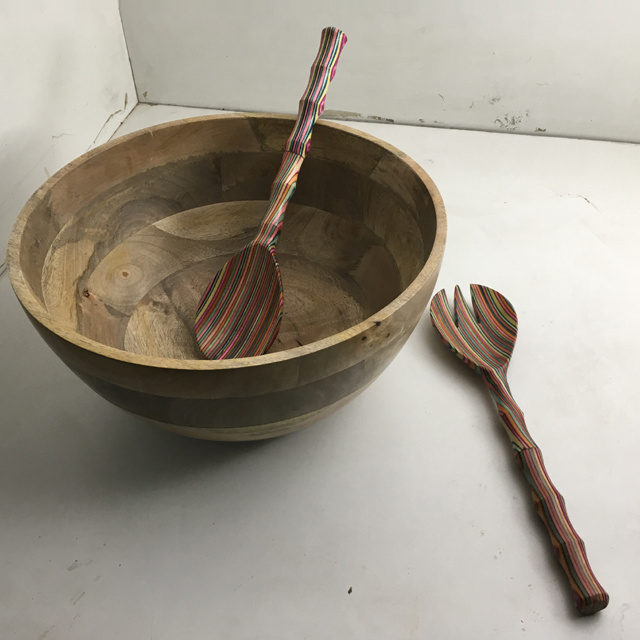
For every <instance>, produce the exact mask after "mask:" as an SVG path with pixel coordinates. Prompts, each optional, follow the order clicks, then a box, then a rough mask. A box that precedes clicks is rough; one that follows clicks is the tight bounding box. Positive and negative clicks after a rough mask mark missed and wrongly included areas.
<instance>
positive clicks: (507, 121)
mask: <svg viewBox="0 0 640 640" xmlns="http://www.w3.org/2000/svg"><path fill="white" fill-rule="evenodd" d="M528 117H529V111H525V112H524V114H522V115H509V114H508V113H506V114H505V115H504V116H503V117H501V118H496V119H495V120H494V121H493V122H494V124H497V125H499V126H500V128H501V129H506V130H508V131H517V129H518V127H519V126H520V124H521V123H522V120H523V119H524V118H528Z"/></svg>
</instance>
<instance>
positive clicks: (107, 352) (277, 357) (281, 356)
mask: <svg viewBox="0 0 640 640" xmlns="http://www.w3.org/2000/svg"><path fill="white" fill-rule="evenodd" d="M224 119H281V120H291V121H293V120H294V119H295V117H294V116H289V115H283V114H272V113H229V114H213V115H205V116H195V117H191V118H182V119H179V120H171V121H169V122H164V123H161V124H156V125H152V126H149V127H145V128H143V129H140V130H138V131H134V132H131V133H128V134H126V135H123V136H120V137H118V138H115V139H113V140H110V141H109V142H106V143H104V144H102V145H99V146H97V147H95V148H93V149H91V150H89V151H87V152H86V153H83V154H82V155H80V156H78V157H77V158H76V159H75V160H72V161H71V162H69V163H68V164H66V165H65V166H63V167H62V168H61V169H60V170H58V171H57V172H56V173H54V174H53V175H52V176H51V177H50V178H48V179H47V180H46V181H45V182H44V183H43V184H42V185H41V186H40V187H39V188H38V189H37V190H36V191H35V192H34V194H33V195H32V196H31V197H30V198H29V200H28V201H27V202H26V204H25V205H24V207H23V208H22V210H21V211H20V213H19V214H18V217H17V218H16V221H15V223H14V225H13V228H12V230H11V234H10V236H9V241H8V246H7V270H8V273H9V280H10V282H11V286H12V287H13V290H14V292H15V294H16V296H17V298H18V300H19V302H20V304H21V305H22V306H23V307H24V309H25V311H26V312H27V313H28V314H29V315H31V316H32V317H33V318H34V319H35V320H37V321H38V322H39V323H40V324H41V325H43V326H44V327H45V328H47V329H48V330H49V331H51V332H52V333H54V334H55V335H57V336H59V337H60V338H62V339H64V340H66V341H67V342H70V343H72V344H74V345H76V346H78V347H80V348H82V349H85V350H88V351H91V352H93V353H95V354H97V355H100V356H104V357H107V358H110V359H114V360H119V361H121V362H126V363H130V364H135V365H142V366H148V367H156V368H161V369H182V370H221V369H238V368H243V367H254V366H263V365H269V364H274V363H279V362H284V361H287V360H292V359H295V358H300V357H302V356H306V355H309V354H312V353H316V352H318V351H322V350H324V349H327V348H329V347H333V346H335V345H337V344H340V343H343V342H346V341H348V340H351V339H353V338H354V337H358V336H360V335H361V334H362V333H364V332H365V331H367V330H368V329H371V327H373V326H377V325H379V324H380V323H381V322H382V321H384V320H385V319H386V318H388V317H389V316H391V315H392V314H394V313H395V312H396V311H397V310H398V309H400V308H401V307H402V306H403V305H405V304H406V303H407V302H408V301H409V300H410V299H411V298H413V297H414V296H415V295H416V294H417V293H418V292H419V291H420V289H421V288H422V286H423V285H424V284H425V282H426V281H427V280H428V279H429V278H430V277H431V276H432V275H433V274H434V273H435V274H436V275H437V272H438V271H439V268H440V264H441V261H442V256H443V253H444V247H445V242H446V236H447V220H446V212H445V207H444V202H443V200H442V196H441V195H440V191H439V190H438V188H437V187H436V185H435V183H434V182H433V180H432V179H431V177H430V176H429V175H428V174H427V172H426V171H425V170H424V169H423V168H422V167H421V166H420V165H419V164H418V163H417V162H416V161H415V160H413V159H412V158H411V157H409V156H408V155H407V154H406V153H404V152H403V151H401V150H400V149H398V148H397V147H395V146H394V145H392V144H389V143H388V142H385V141H384V140H381V139H380V138H377V137H376V136H373V135H371V134H368V133H365V132H362V131H359V130H358V129H354V128H352V127H349V126H347V125H344V124H342V123H337V122H332V121H327V120H320V121H319V122H318V123H317V125H316V126H318V127H329V128H332V129H336V130H339V131H342V132H343V133H346V134H349V135H353V136H356V137H358V138H361V139H363V140H366V141H368V142H372V143H374V144H376V145H377V146H379V147H382V148H383V149H384V150H385V151H387V152H389V153H391V154H393V155H395V156H396V157H397V158H398V159H400V160H401V161H402V162H404V163H405V164H407V165H408V166H409V167H410V168H411V170H412V171H413V172H414V173H415V174H416V175H417V176H418V177H419V179H420V180H421V182H422V183H423V184H424V185H425V187H426V188H427V191H428V192H429V195H430V196H431V199H432V201H433V205H434V209H435V214H436V233H435V238H434V242H433V246H432V248H431V252H430V254H429V257H428V258H427V261H426V262H425V264H424V266H423V267H422V269H420V271H419V273H418V275H417V276H416V277H415V278H414V279H413V280H412V281H411V282H410V283H409V285H408V286H407V287H406V288H405V289H404V290H403V291H402V293H400V295H398V296H397V297H396V298H394V299H393V300H392V301H391V302H390V303H389V304H387V305H386V306H384V307H383V308H382V309H380V310H379V311H376V313H374V314H373V315H371V316H369V317H368V318H365V319H364V320H362V321H361V322H359V323H358V324H356V325H353V326H352V327H349V328H347V329H344V330H343V331H340V332H338V333H335V334H332V335H331V336H327V337H325V338H322V339H320V340H316V341H315V342H311V343H309V344H305V345H302V346H300V347H295V348H293V349H286V350H284V351H277V352H274V353H266V354H263V355H259V356H251V357H246V358H231V359H228V360H207V359H204V358H203V359H187V358H185V359H182V358H162V357H158V356H151V355H146V354H139V353H133V352H129V351H125V350H123V349H118V348H116V347H110V346H107V345H104V344H102V343H100V342H97V341H95V340H92V339H90V338H86V337H84V336H83V335H81V334H80V333H78V332H77V331H74V330H70V329H69V327H67V326H65V325H63V324H62V323H59V322H57V321H56V320H55V318H53V317H52V316H51V315H50V314H49V312H48V311H47V309H46V308H45V307H44V306H43V305H42V303H41V302H40V301H39V299H38V298H37V296H36V294H35V292H34V291H33V289H32V288H31V286H30V285H29V283H28V282H27V281H26V279H25V277H24V275H23V273H22V269H21V268H20V244H21V239H22V235H23V232H24V228H25V226H26V222H27V220H28V219H29V216H30V215H31V214H32V213H33V211H34V209H35V208H36V206H37V205H38V204H39V203H40V202H41V201H42V200H43V197H44V195H45V194H46V193H47V192H48V191H49V189H50V188H51V187H52V186H53V185H54V184H55V183H56V182H58V181H59V180H61V179H63V178H64V177H65V176H66V175H67V174H68V173H69V172H71V171H72V170H73V169H75V168H76V167H78V166H79V165H81V164H83V163H85V162H87V161H89V160H90V159H92V158H93V157H95V156H96V155H98V154H100V153H102V152H103V151H105V150H107V149H110V148H112V147H116V146H118V145H121V144H124V143H126V142H129V141H130V140H133V139H135V138H136V137H143V136H147V135H153V133H154V132H155V131H159V130H161V129H165V128H172V127H180V126H181V125H183V124H187V123H188V124H192V123H198V122H203V121H209V120H224Z"/></svg>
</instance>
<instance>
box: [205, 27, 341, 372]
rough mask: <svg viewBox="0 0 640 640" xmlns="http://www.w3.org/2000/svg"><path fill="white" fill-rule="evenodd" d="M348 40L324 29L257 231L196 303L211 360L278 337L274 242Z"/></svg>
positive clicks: (250, 351)
mask: <svg viewBox="0 0 640 640" xmlns="http://www.w3.org/2000/svg"><path fill="white" fill-rule="evenodd" d="M346 42H347V37H346V35H345V34H344V33H343V32H342V31H340V30H339V29H336V28H334V27H327V28H326V29H323V31H322V38H321V42H320V50H319V51H318V55H317V57H316V59H315V61H314V63H313V66H312V67H311V76H310V78H309V83H308V85H307V88H306V90H305V92H304V94H303V96H302V98H301V99H300V107H299V110H298V118H297V120H296V123H295V126H294V127H293V131H292V132H291V135H290V136H289V139H288V141H287V143H286V145H285V153H284V157H283V159H282V164H281V165H280V169H279V170H278V173H277V174H276V178H275V180H274V182H273V185H272V187H271V198H270V200H269V205H268V208H267V213H266V215H265V216H264V218H263V220H262V223H261V225H260V229H259V230H258V233H257V234H256V237H255V238H254V239H253V240H252V241H251V242H250V243H249V244H247V245H246V246H245V247H244V248H243V249H241V250H240V251H239V252H238V253H237V254H235V255H234V256H233V257H232V258H231V259H230V260H229V261H228V262H227V263H226V264H225V265H224V267H222V269H220V271H218V273H217V274H216V275H215V277H214V278H213V280H212V281H211V283H210V284H209V286H208V287H207V289H206V291H205V292H204V295H203V296H202V298H201V300H200V303H199V305H198V309H197V312H196V322H195V334H196V341H197V343H198V346H199V347H200V350H201V351H202V353H203V354H204V355H205V357H206V358H209V359H210V360H218V359H221V358H241V357H245V356H256V355H260V354H262V353H264V352H265V351H267V349H268V348H269V347H270V346H271V345H272V344H273V341H274V340H275V338H276V336H277V335H278V330H279V329H280V323H281V321H282V305H283V301H284V300H283V291H282V277H281V274H280V268H279V266H278V261H277V258H276V242H277V241H278V237H279V236H280V231H281V229H282V223H283V220H284V213H285V210H286V208H287V204H288V203H289V200H290V199H291V196H292V195H293V192H294V191H295V189H296V183H297V180H298V172H299V171H300V167H301V166H302V162H303V160H304V158H305V156H306V154H307V152H308V151H309V145H310V138H311V132H312V130H313V125H314V124H315V122H316V120H317V119H318V117H319V116H320V114H321V113H322V111H323V110H324V101H325V96H326V93H327V90H328V89H329V84H330V82H331V80H332V79H333V77H334V75H335V71H336V65H337V64H338V58H339V57H340V52H341V51H342V48H343V47H344V45H345V44H346Z"/></svg>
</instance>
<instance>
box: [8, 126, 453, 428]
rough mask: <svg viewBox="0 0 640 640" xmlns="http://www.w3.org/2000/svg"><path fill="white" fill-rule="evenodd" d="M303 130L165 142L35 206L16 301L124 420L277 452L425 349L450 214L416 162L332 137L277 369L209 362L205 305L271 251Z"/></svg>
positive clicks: (50, 189) (202, 132)
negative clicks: (267, 440)
mask: <svg viewBox="0 0 640 640" xmlns="http://www.w3.org/2000/svg"><path fill="white" fill-rule="evenodd" d="M292 123H293V119H292V118H287V117H274V116H268V115H259V114H256V115H241V116H212V117H204V118H193V119H190V120H185V121H179V122H174V123H170V124H166V125H160V126H157V127H151V128H149V129H146V130H143V131H141V132H138V133H136V134H131V135H129V136H126V137H124V138H122V139H119V140H117V141H114V142H112V143H108V144H107V145H104V146H103V147H101V148H99V149H96V150H94V151H92V152H89V153H88V154H86V155H85V156H82V157H81V158H79V159H78V160H76V161H74V162H73V163H71V164H70V165H68V166H67V167H65V168H63V169H62V170H61V171H60V172H58V173H57V174H56V175H54V176H52V178H50V179H49V180H48V181H47V182H46V183H45V184H44V185H43V186H42V187H41V188H40V189H39V190H38V191H37V192H36V193H35V194H34V196H33V197H32V198H31V199H30V201H29V202H28V203H27V205H25V207H24V209H23V211H22V212H21V214H20V216H19V218H18V220H17V221H16V224H15V226H14V230H13V232H12V235H11V239H10V242H9V250H8V266H9V274H10V278H11V282H12V285H13V287H14V290H15V292H16V294H17V296H18V298H19V299H20V302H21V303H22V305H23V307H24V308H25V310H26V312H27V314H28V315H29V317H30V319H31V320H32V322H33V323H34V325H35V326H36V328H37V329H38V331H39V332H40V333H41V335H42V336H43V338H44V339H45V340H46V341H47V343H48V344H49V345H50V346H51V347H52V349H53V350H54V351H55V352H56V353H57V354H58V355H59V356H60V358H61V359H62V360H63V361H64V362H65V363H66V364H67V365H68V366H69V367H70V368H71V369H72V370H73V371H75V372H76V373H77V374H78V375H79V376H80V377H81V378H82V379H83V380H85V382H87V383H88V384H89V385H90V386H91V387H92V388H93V389H94V390H96V391H97V392H98V393H100V394H101V395H103V396H104V397H105V398H107V399H108V400H110V401H111V402H113V403H114V404H116V405H118V406H121V407H122V408H124V409H126V410H128V411H131V412H133V413H136V414H137V415H140V416H142V417H145V418H147V419H150V420H152V421H154V422H155V423H162V424H164V425H165V426H167V428H170V429H172V430H174V431H178V432H181V430H182V429H184V433H185V434H186V435H196V436H197V437H204V438H213V439H216V438H231V439H253V438H257V437H270V436H272V435H277V434H281V433H283V432H285V431H290V430H294V429H295V428H298V427H299V426H301V425H302V424H305V423H307V422H309V421H311V420H316V419H318V418H320V417H322V415H325V414H326V413H327V412H329V411H330V410H332V408H335V407H336V406H339V405H341V404H342V402H343V400H344V399H345V398H350V397H352V396H353V395H354V394H356V393H358V392H359V391H360V390H362V389H363V388H365V387H366V386H367V385H368V384H369V383H370V382H371V381H372V380H373V379H374V378H375V377H376V376H377V375H379V373H380V372H381V371H382V370H383V369H384V367H385V366H386V365H387V364H388V363H389V362H390V360H391V359H392V358H393V356H394V355H395V353H397V351H398V349H399V348H400V347H401V346H402V344H403V343H404V341H405V340H406V339H407V337H408V336H409V334H410V332H411V330H412V329H413V327H414V326H415V324H416V323H417V321H418V319H419V317H420V315H421V314H422V312H423V311H424V308H425V306H426V304H427V301H428V299H429V297H430V294H431V292H432V291H433V287H434V284H435V279H436V276H437V272H438V269H439V266H440V263H441V259H442V253H443V249H444V242H445V233H446V223H445V214H444V207H443V205H442V201H441V199H440V196H439V194H438V192H437V189H436V188H435V186H434V185H433V183H432V182H431V180H430V179H429V178H428V176H427V175H426V174H425V173H424V171H422V169H420V167H418V166H417V165H416V164H415V163H413V162H412V161H411V160H410V159H408V158H407V157H406V156H404V154H402V153H401V152H399V151H397V150H396V149H394V148H392V147H390V146H389V145H386V144H385V143H383V142H381V141H378V140H375V139H373V138H372V137H370V136H367V135H365V134H361V133H358V132H355V131H353V130H351V129H349V128H347V127H344V126H341V125H336V124H330V123H323V122H319V123H318V124H317V125H316V128H315V130H314V145H313V147H312V150H311V151H310V153H309V155H308V156H307V159H306V160H305V164H304V166H303V168H302V171H301V172H300V178H299V185H298V190H297V191H296V194H295V196H294V198H293V200H292V202H291V204H290V205H289V208H288V211H287V218H286V224H285V225H284V228H283V232H282V235H281V237H280V240H279V244H278V259H279V263H280V268H281V271H282V279H283V288H284V291H285V296H286V300H287V304H286V305H285V308H284V317H283V321H282V327H281V330H280V335H279V336H278V339H277V340H276V342H275V343H274V344H273V346H272V348H271V350H270V352H269V353H267V354H265V355H263V356H259V357H256V358H242V359H237V360H229V361H219V362H213V361H207V360H204V359H203V358H202V355H201V354H200V352H199V350H198V348H197V345H196V344H195V340H194V337H193V319H194V315H195V309H196V306H197V303H198V300H199V296H200V295H201V293H202V291H203V289H204V287H205V286H206V284H207V282H208V280H209V279H210V277H211V273H214V272H215V271H216V270H217V269H219V268H220V266H221V265H222V264H224V262H225V261H226V260H228V259H229V257H230V256H231V255H233V253H234V252H236V251H237V250H238V249H239V248H241V247H242V246H243V245H244V244H246V242H247V241H248V240H250V239H251V238H252V237H253V235H254V234H255V232H256V229H257V228H258V225H259V223H260V220H261V219H262V217H263V215H264V213H265V210H266V206H267V201H268V198H269V187H270V185H271V182H272V181H273V177H274V175H275V172H276V171H277V169H278V165H279V162H280V158H281V153H280V152H279V151H278V149H280V150H281V149H282V146H280V145H281V144H284V141H285V140H286V138H287V135H288V133H290V131H291V126H292ZM234 399H242V400H238V401H237V402H236V401H235V400H234ZM261 425H262V426H261Z"/></svg>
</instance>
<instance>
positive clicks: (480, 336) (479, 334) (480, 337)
mask: <svg viewBox="0 0 640 640" xmlns="http://www.w3.org/2000/svg"><path fill="white" fill-rule="evenodd" d="M454 305H455V311H456V318H457V324H458V330H459V331H460V333H461V334H462V335H463V337H464V339H465V341H466V342H468V343H469V345H470V347H471V349H472V350H473V351H474V353H476V354H477V355H476V358H477V359H476V362H478V364H479V365H480V366H481V367H483V368H485V369H496V370H497V369H502V367H503V365H504V357H502V351H501V350H497V349H496V348H495V345H494V343H493V341H492V340H491V339H490V336H488V335H487V333H486V331H485V327H484V326H482V325H480V324H479V322H478V319H477V318H476V314H475V312H474V311H473V309H472V308H471V307H470V306H469V305H468V303H467V301H466V300H465V298H464V295H463V294H462V289H461V288H460V287H459V286H456V290H455V296H454Z"/></svg>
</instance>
